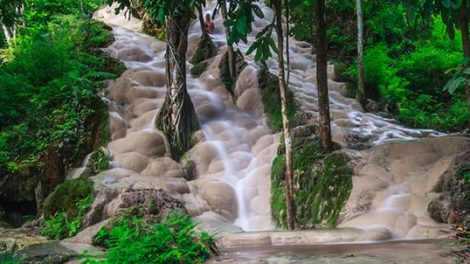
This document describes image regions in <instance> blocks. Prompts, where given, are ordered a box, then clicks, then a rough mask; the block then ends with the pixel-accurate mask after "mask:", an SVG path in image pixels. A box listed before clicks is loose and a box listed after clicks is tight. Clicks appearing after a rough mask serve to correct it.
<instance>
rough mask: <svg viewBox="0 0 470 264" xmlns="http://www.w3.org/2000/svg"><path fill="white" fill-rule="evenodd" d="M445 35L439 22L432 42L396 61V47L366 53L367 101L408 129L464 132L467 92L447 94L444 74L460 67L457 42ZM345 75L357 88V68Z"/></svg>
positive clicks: (376, 47)
mask: <svg viewBox="0 0 470 264" xmlns="http://www.w3.org/2000/svg"><path fill="white" fill-rule="evenodd" d="M444 30H445V28H444V25H443V24H442V22H440V20H435V22H434V29H433V32H432V34H431V36H430V38H429V41H420V42H416V43H414V45H415V49H414V50H413V51H410V52H407V53H404V54H401V55H394V53H396V51H394V50H393V49H394V47H391V48H389V47H387V46H386V45H385V44H377V45H374V46H372V47H369V48H368V49H367V50H366V53H365V58H364V59H365V64H364V66H365V77H366V89H367V90H368V93H369V95H371V96H372V97H373V99H375V100H380V101H381V103H382V104H383V108H384V110H386V111H389V112H391V113H392V114H394V115H395V116H396V117H397V119H398V120H400V121H402V122H403V123H405V124H407V125H409V126H412V127H430V128H435V129H439V130H444V131H449V130H457V129H461V128H463V127H464V126H465V124H466V122H467V120H468V110H467V106H466V102H465V95H464V92H463V89H462V90H458V92H455V93H453V94H449V93H448V91H446V90H444V89H443V88H444V87H445V85H446V83H447V81H448V79H449V76H448V75H446V71H447V70H449V69H452V68H455V67H457V66H458V65H459V64H460V63H461V61H462V59H461V57H462V56H461V50H459V49H460V46H459V42H458V41H456V40H454V41H452V40H450V39H448V37H447V36H446V35H444V32H445V31H444ZM347 74H348V75H349V77H350V78H351V79H350V80H351V81H352V82H354V81H355V80H354V76H356V75H357V69H356V66H355V65H354V66H351V67H350V68H349V69H348V72H347ZM374 91H375V92H374Z"/></svg>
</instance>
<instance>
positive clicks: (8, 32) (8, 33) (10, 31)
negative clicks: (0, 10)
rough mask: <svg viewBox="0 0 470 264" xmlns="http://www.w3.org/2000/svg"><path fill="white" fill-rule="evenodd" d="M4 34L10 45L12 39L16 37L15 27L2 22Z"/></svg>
mask: <svg viewBox="0 0 470 264" xmlns="http://www.w3.org/2000/svg"><path fill="white" fill-rule="evenodd" d="M2 29H3V34H4V35H5V40H6V41H7V44H8V46H11V44H12V39H13V38H14V33H13V29H12V28H11V27H7V26H6V25H4V24H2Z"/></svg>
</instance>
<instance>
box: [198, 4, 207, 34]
mask: <svg viewBox="0 0 470 264" xmlns="http://www.w3.org/2000/svg"><path fill="white" fill-rule="evenodd" d="M197 12H198V14H199V15H198V17H199V24H200V25H201V32H202V34H203V35H207V30H206V23H205V22H204V13H202V7H201V5H198V6H197ZM201 39H202V38H201Z"/></svg>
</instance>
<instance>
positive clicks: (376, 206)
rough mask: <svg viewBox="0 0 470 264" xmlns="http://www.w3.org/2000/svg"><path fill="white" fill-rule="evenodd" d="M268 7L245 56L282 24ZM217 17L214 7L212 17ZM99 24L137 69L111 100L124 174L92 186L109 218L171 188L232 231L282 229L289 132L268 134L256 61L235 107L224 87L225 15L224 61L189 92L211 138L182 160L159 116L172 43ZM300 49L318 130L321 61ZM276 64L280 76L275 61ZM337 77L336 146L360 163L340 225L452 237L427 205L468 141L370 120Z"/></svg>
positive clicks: (117, 53)
mask: <svg viewBox="0 0 470 264" xmlns="http://www.w3.org/2000/svg"><path fill="white" fill-rule="evenodd" d="M259 5H260V7H261V8H262V10H263V12H264V14H265V17H264V18H263V19H259V18H256V20H255V23H254V25H253V33H251V34H250V35H249V37H248V42H249V43H248V44H244V43H241V44H239V45H238V47H237V48H239V49H240V50H241V51H242V53H246V50H247V49H248V47H249V45H250V44H251V43H252V42H253V40H254V38H255V35H256V33H258V32H259V31H260V30H261V29H262V28H263V27H264V26H265V25H267V24H269V23H270V21H271V20H272V16H273V12H272V10H271V9H270V8H268V7H266V6H265V5H264V4H262V3H260V4H259ZM211 8H213V6H211V5H209V6H208V7H207V12H209V10H210V9H211ZM95 17H97V18H98V19H102V20H104V21H105V22H107V23H108V24H110V25H111V26H112V27H113V33H114V36H115V38H116V41H115V42H114V43H113V44H112V45H111V46H110V47H109V48H108V51H109V53H110V55H111V56H113V57H115V58H118V59H120V60H122V61H123V62H124V63H125V64H126V66H127V67H128V70H127V71H126V72H125V73H124V74H123V75H122V76H121V77H120V78H119V79H117V80H116V81H114V82H111V83H110V85H109V93H108V95H107V99H106V101H107V103H108V105H109V107H110V113H111V126H110V127H111V130H112V131H111V132H112V142H110V143H109V145H108V149H109V150H110V151H111V153H112V155H113V158H114V161H113V167H114V168H113V169H111V170H109V171H105V172H103V173H101V174H100V175H97V176H95V177H93V179H94V181H95V189H98V190H101V191H102V190H105V189H106V190H107V191H103V192H102V193H103V195H102V196H99V197H101V203H102V204H103V206H104V209H103V212H104V213H103V217H104V218H106V217H107V216H109V215H111V214H113V213H114V212H115V211H116V210H117V209H118V208H117V204H118V202H117V201H118V200H119V195H120V193H122V191H123V190H124V189H127V188H133V189H139V188H140V189H148V188H163V189H165V190H167V191H169V192H170V193H171V194H172V196H174V197H175V198H178V199H181V200H182V201H184V204H185V207H186V209H187V210H188V212H189V213H190V215H191V216H192V217H194V218H195V219H197V220H201V221H202V222H206V223H210V224H214V223H216V224H222V223H225V224H228V225H230V224H234V225H236V226H238V227H240V228H241V229H243V230H244V231H260V230H272V229H274V223H273V221H272V217H271V210H270V202H269V199H270V169H271V163H272V160H273V158H274V157H275V155H276V150H277V147H278V142H279V135H278V134H274V133H273V132H271V131H270V129H269V128H268V127H267V126H266V120H265V116H264V110H263V104H262V102H261V96H260V91H259V89H258V79H257V76H258V71H259V66H258V65H256V64H255V63H254V58H253V56H252V55H250V56H245V59H246V61H247V62H248V66H247V67H245V69H244V70H243V71H242V72H241V74H240V76H239V79H238V82H237V84H236V89H235V95H236V100H235V101H234V98H233V96H232V94H231V93H229V92H228V91H227V90H226V88H225V87H224V85H223V83H222V81H221V80H220V74H219V69H218V67H217V65H218V63H219V61H220V59H221V57H222V54H223V53H224V51H225V50H226V39H225V35H224V31H223V26H222V18H221V17H220V15H219V16H218V17H216V18H215V21H214V22H215V31H214V33H213V34H211V38H212V39H213V41H214V43H215V44H216V46H217V47H218V49H219V53H218V55H217V56H215V57H214V58H211V59H209V60H208V68H207V70H206V71H204V72H203V73H202V74H201V76H200V77H198V78H193V77H192V76H191V75H190V74H189V71H188V75H187V85H188V92H189V94H190V96H191V100H192V101H193V104H194V106H195V109H196V112H197V115H198V117H199V121H200V124H201V131H200V132H198V133H196V134H195V135H194V138H195V139H196V140H197V144H196V145H195V146H194V147H193V148H192V149H191V150H189V151H188V152H187V153H186V154H185V155H184V156H183V158H182V159H181V163H178V162H177V161H174V160H172V159H171V157H170V154H169V146H168V142H167V141H166V138H165V136H164V135H163V134H162V133H161V132H159V131H157V130H155V117H156V114H157V112H158V109H159V107H160V106H161V104H162V102H163V99H164V96H165V58H164V56H165V43H164V42H161V41H158V40H155V39H154V38H152V37H149V36H146V35H143V34H141V33H139V32H137V29H138V21H136V20H130V21H128V20H127V19H125V18H124V17H120V16H115V15H114V11H113V10H112V9H111V8H105V9H102V10H101V11H99V12H98V13H97V14H95ZM197 23H198V22H196V21H195V22H194V24H193V25H192V26H191V27H190V33H189V48H188V52H187V57H188V63H187V67H188V69H189V68H191V67H192V65H191V64H190V63H189V61H190V60H189V58H191V56H192V55H193V53H194V50H195V48H196V47H197V44H198V41H199V39H200V35H201V32H200V26H199V25H198V24H197ZM273 34H274V36H273V37H274V38H275V39H276V36H275V33H273ZM290 44H291V46H290V56H291V58H290V62H291V64H290V68H291V75H290V83H289V88H290V89H291V90H292V92H293V94H294V96H295V101H296V103H297V104H298V107H299V109H300V111H301V112H302V113H303V114H304V115H305V116H307V117H308V120H309V122H310V123H316V118H317V117H318V109H317V99H316V96H317V91H316V85H315V84H316V69H315V55H312V53H311V45H310V44H308V43H306V42H302V41H297V40H294V39H291V40H290ZM267 66H268V68H269V69H270V71H271V72H272V73H274V74H277V69H278V67H277V60H276V58H275V57H273V58H270V59H269V60H268V61H267ZM333 79H334V78H333V68H332V67H331V66H330V67H329V81H328V82H329V87H330V90H331V91H330V98H331V116H332V122H333V123H332V130H333V139H334V140H335V141H336V142H339V143H340V144H341V145H342V146H343V147H344V149H345V152H346V153H348V154H349V155H350V156H351V157H352V164H353V165H354V169H355V174H356V176H354V177H353V184H354V187H353V191H352V194H351V197H350V199H349V202H348V204H347V206H346V208H345V210H344V212H343V214H342V221H343V222H342V223H341V224H340V226H341V227H348V228H358V229H361V230H362V229H363V230H373V232H375V233H374V234H376V233H377V232H379V233H380V234H381V235H380V236H376V237H380V238H381V239H390V238H405V237H406V238H435V237H439V236H441V235H443V234H442V233H441V232H440V230H441V229H442V226H441V225H439V224H437V223H436V222H434V221H433V220H432V219H431V218H429V216H428V215H427V212H426V208H427V203H428V202H429V201H430V199H431V198H432V197H435V196H436V194H435V193H433V187H434V186H433V185H435V184H436V183H437V180H438V178H439V177H440V176H441V175H442V174H443V173H444V172H445V171H446V170H447V169H448V168H449V166H451V165H452V160H453V157H454V156H456V155H457V154H459V153H461V152H462V151H464V150H466V149H469V147H470V141H469V140H468V139H465V138H460V137H452V138H451V137H441V136H445V135H444V134H441V133H438V132H436V131H433V130H417V129H409V128H406V127H403V126H401V125H399V124H397V122H396V121H394V120H392V119H387V118H383V117H380V116H377V115H374V114H371V113H363V112H362V111H361V110H360V107H359V105H358V104H357V103H356V101H355V100H354V99H350V98H346V97H345V96H343V94H344V91H345V84H343V83H338V82H335V81H333ZM361 149H366V150H361ZM109 190H113V191H109ZM98 200H100V198H99V199H98ZM105 201H106V203H105ZM99 202H100V201H98V202H97V201H95V205H96V203H99ZM348 230H349V231H348V232H352V231H350V229H348ZM355 232H356V233H358V235H355V237H356V238H357V237H358V236H362V233H361V232H362V231H361V232H357V231H354V232H352V233H354V234H356V233H355ZM371 232H372V231H371ZM365 237H367V236H365ZM354 239H355V238H352V240H354Z"/></svg>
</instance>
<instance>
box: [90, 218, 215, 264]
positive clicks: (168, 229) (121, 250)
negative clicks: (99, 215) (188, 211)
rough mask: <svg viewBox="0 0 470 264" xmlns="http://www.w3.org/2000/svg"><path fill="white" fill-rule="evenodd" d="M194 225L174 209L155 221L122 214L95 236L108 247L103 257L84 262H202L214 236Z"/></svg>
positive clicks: (208, 252) (211, 248)
mask: <svg viewBox="0 0 470 264" xmlns="http://www.w3.org/2000/svg"><path fill="white" fill-rule="evenodd" d="M195 227H196V224H195V223H194V222H193V221H192V220H191V218H190V217H189V216H187V215H181V214H179V213H177V212H172V213H170V214H169V215H168V216H167V217H166V218H165V219H164V220H163V221H162V222H161V223H157V224H149V223H148V222H146V221H145V220H144V219H143V218H132V217H131V218H126V219H123V220H122V221H120V222H119V224H118V225H116V226H114V227H113V228H112V229H111V230H104V229H102V230H101V231H100V232H99V233H98V234H97V236H96V237H95V240H102V243H103V244H104V245H105V247H106V248H108V252H107V253H106V256H105V260H102V258H101V257H93V256H91V257H89V258H88V259H87V260H85V262H84V263H89V264H91V263H110V264H111V263H175V264H176V263H204V261H205V260H207V259H208V258H209V257H210V255H211V254H212V252H213V251H212V250H213V249H215V246H214V245H215V240H214V238H213V236H212V235H210V234H208V233H206V232H198V231H196V230H195Z"/></svg>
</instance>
